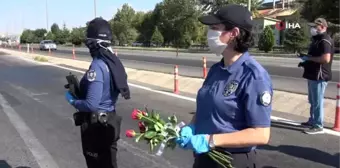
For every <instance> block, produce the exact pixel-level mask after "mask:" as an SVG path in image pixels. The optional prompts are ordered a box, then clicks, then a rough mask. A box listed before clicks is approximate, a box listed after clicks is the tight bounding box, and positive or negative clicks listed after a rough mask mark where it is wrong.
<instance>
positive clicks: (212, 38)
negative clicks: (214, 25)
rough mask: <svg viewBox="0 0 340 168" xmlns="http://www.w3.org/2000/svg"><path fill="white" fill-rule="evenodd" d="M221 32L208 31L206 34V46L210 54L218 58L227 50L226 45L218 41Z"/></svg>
mask: <svg viewBox="0 0 340 168" xmlns="http://www.w3.org/2000/svg"><path fill="white" fill-rule="evenodd" d="M221 34H222V32H221V31H217V30H212V29H209V30H208V33H207V40H208V46H209V49H210V51H211V52H213V53H215V54H216V55H217V56H220V55H221V54H222V53H223V51H224V50H225V49H226V48H227V44H225V43H222V42H221V40H220V36H221Z"/></svg>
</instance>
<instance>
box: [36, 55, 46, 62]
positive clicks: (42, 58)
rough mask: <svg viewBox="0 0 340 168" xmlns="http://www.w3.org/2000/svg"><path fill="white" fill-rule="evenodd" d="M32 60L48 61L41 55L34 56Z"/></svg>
mask: <svg viewBox="0 0 340 168" xmlns="http://www.w3.org/2000/svg"><path fill="white" fill-rule="evenodd" d="M34 60H36V61H39V62H48V59H47V58H46V57H43V56H35V57H34Z"/></svg>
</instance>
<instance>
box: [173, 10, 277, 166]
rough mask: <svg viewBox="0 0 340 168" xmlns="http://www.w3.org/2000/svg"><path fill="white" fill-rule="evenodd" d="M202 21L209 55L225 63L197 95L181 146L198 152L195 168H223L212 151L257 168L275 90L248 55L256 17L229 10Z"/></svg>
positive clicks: (215, 69)
mask: <svg viewBox="0 0 340 168" xmlns="http://www.w3.org/2000/svg"><path fill="white" fill-rule="evenodd" d="M199 21H200V22H201V23H203V24H205V25H208V26H209V29H208V33H207V39H208V45H209V48H210V50H211V51H212V52H214V53H215V54H216V55H222V57H223V58H222V59H221V61H220V62H218V63H216V64H214V65H213V66H212V67H211V68H210V70H209V73H208V75H207V78H206V79H205V81H204V83H203V86H202V87H201V88H200V89H199V91H198V94H197V100H196V102H197V107H196V108H197V109H196V114H195V116H194V117H193V119H192V121H191V122H190V124H188V125H186V126H185V127H183V128H182V129H181V132H180V135H181V136H180V138H178V139H177V143H178V144H179V145H180V146H181V147H182V148H184V149H191V150H193V151H194V156H195V161H194V166H193V167H194V168H207V167H209V168H219V167H220V166H219V165H218V164H217V163H216V162H215V161H213V160H212V159H210V157H209V156H208V155H207V152H208V151H209V150H210V149H215V150H219V151H221V152H225V153H227V152H229V153H231V157H232V158H233V161H232V165H233V166H234V167H237V168H255V167H256V166H257V167H258V165H257V162H256V154H257V152H256V146H257V145H264V144H267V143H268V141H269V138H270V124H271V120H270V116H271V111H272V105H271V101H272V95H273V89H272V82H271V78H270V76H269V74H268V72H267V71H266V70H265V69H264V68H263V67H262V66H261V65H260V64H259V63H258V62H257V61H256V60H255V59H254V58H253V57H252V56H251V55H250V54H249V53H248V49H249V48H250V47H251V46H252V45H253V39H252V33H251V30H252V25H253V23H252V17H251V13H250V12H249V10H248V9H247V8H246V7H243V6H241V5H227V6H225V7H223V8H221V9H219V11H217V13H216V14H213V15H208V16H203V17H201V18H199Z"/></svg>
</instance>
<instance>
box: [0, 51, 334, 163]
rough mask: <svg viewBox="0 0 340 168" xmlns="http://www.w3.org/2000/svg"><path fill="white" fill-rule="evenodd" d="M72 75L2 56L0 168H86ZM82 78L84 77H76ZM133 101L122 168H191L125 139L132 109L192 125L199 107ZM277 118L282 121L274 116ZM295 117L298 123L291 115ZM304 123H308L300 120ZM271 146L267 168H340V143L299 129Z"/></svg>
mask: <svg viewBox="0 0 340 168" xmlns="http://www.w3.org/2000/svg"><path fill="white" fill-rule="evenodd" d="M68 73H69V70H65V69H60V68H57V67H52V66H47V65H38V64H36V63H32V62H28V61H25V60H22V59H19V58H17V57H13V56H5V55H0V78H1V80H0V128H1V129H0V135H1V136H0V167H1V168H19V167H21V168H24V167H25V168H39V167H41V168H42V167H44V166H46V165H48V166H53V165H57V166H58V167H60V168H84V167H85V164H84V163H85V161H84V159H83V156H82V151H81V144H80V135H79V128H78V127H75V126H73V122H72V119H71V118H72V113H73V112H74V109H73V108H72V107H71V106H70V105H69V104H68V103H67V102H66V101H65V98H64V92H65V89H64V88H63V86H64V84H65V82H66V81H65V75H67V74H68ZM74 74H76V75H78V76H79V77H81V76H82V74H81V73H77V72H74ZM131 92H132V99H131V100H122V99H120V100H119V102H118V104H117V112H118V113H119V115H121V116H122V117H123V122H122V132H121V136H122V137H121V138H122V139H121V141H120V142H119V156H118V158H119V166H120V167H121V168H136V167H139V168H152V167H154V168H190V167H191V164H192V162H193V159H192V154H191V152H190V151H183V150H181V149H176V150H174V151H166V152H165V155H164V157H155V156H153V155H150V154H149V153H148V151H147V150H148V147H147V146H146V145H145V144H143V143H141V144H136V143H134V141H133V140H131V139H128V138H126V137H125V136H124V132H125V130H127V129H135V128H136V125H137V123H136V122H135V121H133V120H132V119H130V114H131V111H132V109H133V108H142V107H143V106H144V105H146V104H147V105H148V106H149V107H151V108H153V109H156V110H159V111H160V112H161V114H162V115H163V116H165V115H166V116H167V115H170V114H173V113H174V114H176V115H177V116H178V117H179V119H180V120H183V121H185V122H187V121H189V120H190V118H191V116H192V113H193V112H194V111H195V103H194V102H191V101H186V100H183V99H178V98H176V97H171V96H167V95H164V94H159V93H155V92H150V91H148V90H143V89H140V88H138V87H131ZM273 115H276V116H278V115H280V113H278V112H273ZM290 117H294V116H293V115H290ZM295 119H298V120H301V121H304V120H306V119H305V118H295ZM272 125H273V127H272V131H271V141H270V144H269V145H266V146H262V147H260V149H259V150H258V152H259V160H260V163H263V167H266V168H301V167H308V168H331V167H339V137H337V136H334V135H328V134H325V135H314V136H310V135H306V134H303V133H301V131H302V128H301V127H299V126H290V125H287V124H283V123H277V122H273V123H272Z"/></svg>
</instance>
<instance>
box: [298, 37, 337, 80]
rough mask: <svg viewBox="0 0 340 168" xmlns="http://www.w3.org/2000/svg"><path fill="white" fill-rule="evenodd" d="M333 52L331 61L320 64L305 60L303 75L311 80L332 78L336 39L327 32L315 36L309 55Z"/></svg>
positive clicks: (314, 55) (315, 55)
mask: <svg viewBox="0 0 340 168" xmlns="http://www.w3.org/2000/svg"><path fill="white" fill-rule="evenodd" d="M327 53H330V54H331V60H330V62H329V63H325V64H320V63H317V62H314V61H305V63H304V73H303V77H304V78H306V79H309V80H324V81H330V80H332V62H333V55H334V41H333V40H332V39H331V37H330V36H329V35H328V34H327V33H323V34H319V35H316V36H314V37H313V41H312V43H311V44H310V47H309V51H308V55H310V56H311V57H321V56H322V55H323V54H327Z"/></svg>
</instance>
